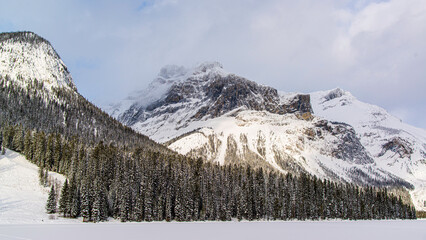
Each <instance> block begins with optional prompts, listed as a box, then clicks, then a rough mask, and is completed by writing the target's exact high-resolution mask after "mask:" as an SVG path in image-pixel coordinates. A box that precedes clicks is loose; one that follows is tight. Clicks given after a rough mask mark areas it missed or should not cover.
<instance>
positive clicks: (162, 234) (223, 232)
mask: <svg viewBox="0 0 426 240" xmlns="http://www.w3.org/2000/svg"><path fill="white" fill-rule="evenodd" d="M0 239H2V240H3V239H5V240H6V239H7V240H9V239H10V240H12V239H13V240H15V239H32V240H38V239H43V240H45V239H61V240H67V239H70V240H71V239H72V240H75V239H102V240H108V239H174V240H178V239H185V240H191V239H197V240H199V239H202V240H209V239H234V240H235V239H244V240H250V239H254V240H261V239H315V240H321V239H327V240H333V239H339V240H341V239H345V240H352V239H354V240H359V239H363V240H364V239H365V240H366V239H375V240H380V239H385V240H399V239H410V240H424V239H426V221H419V220H417V221H413V220H412V221H407V220H406V221H402V220H401V221H321V222H195V223H176V222H173V223H126V224H122V223H100V224H61V225H58V224H31V225H0Z"/></svg>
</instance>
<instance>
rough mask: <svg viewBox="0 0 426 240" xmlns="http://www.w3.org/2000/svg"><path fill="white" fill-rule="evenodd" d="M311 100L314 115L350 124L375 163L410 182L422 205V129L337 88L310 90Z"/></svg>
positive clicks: (425, 182) (425, 144)
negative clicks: (321, 90) (318, 90)
mask: <svg viewBox="0 0 426 240" xmlns="http://www.w3.org/2000/svg"><path fill="white" fill-rule="evenodd" d="M311 100H312V101H311V103H312V106H313V108H314V112H315V115H317V116H320V117H322V118H325V119H328V120H331V121H338V122H345V123H347V124H350V125H351V126H353V128H354V129H355V131H356V133H357V136H358V137H359V139H360V141H361V143H362V145H363V146H364V147H365V148H366V149H367V151H368V153H369V154H370V155H371V156H372V157H373V159H374V160H375V162H376V164H377V165H378V166H379V167H380V168H381V169H384V170H386V171H389V172H391V173H393V174H395V175H396V176H398V177H400V178H402V179H405V180H407V181H408V182H411V183H412V184H413V185H414V186H415V190H413V191H411V195H412V199H413V201H415V202H414V203H415V205H416V207H417V208H423V209H424V207H426V206H425V201H426V130H424V129H421V128H416V127H413V126H410V125H408V124H405V123H403V122H402V121H401V120H400V119H398V118H396V117H394V116H392V115H390V114H389V113H388V112H387V111H386V110H384V109H383V108H380V107H378V106H375V105H371V104H368V103H364V102H361V101H359V100H358V99H356V98H355V97H354V96H352V94H351V93H349V92H347V91H344V90H342V89H339V88H337V89H334V90H331V91H323V92H315V93H311Z"/></svg>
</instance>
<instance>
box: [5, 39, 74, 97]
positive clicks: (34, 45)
mask: <svg viewBox="0 0 426 240" xmlns="http://www.w3.org/2000/svg"><path fill="white" fill-rule="evenodd" d="M0 75H1V76H3V77H5V78H8V79H10V80H12V81H14V82H16V83H19V84H20V85H21V86H23V87H25V86H26V85H28V84H30V82H31V81H34V80H37V81H38V82H42V83H43V86H44V87H45V88H46V89H47V90H49V91H51V90H52V89H53V88H65V89H72V90H74V91H75V90H76V88H75V85H74V82H73V80H72V77H71V74H70V73H69V71H68V69H67V67H66V66H65V64H64V62H63V61H62V60H61V58H60V57H59V55H58V54H57V53H56V51H55V49H53V47H52V45H51V44H50V43H49V42H48V41H47V40H45V39H43V38H42V37H40V36H38V35H37V34H34V33H32V32H13V33H1V34H0Z"/></svg>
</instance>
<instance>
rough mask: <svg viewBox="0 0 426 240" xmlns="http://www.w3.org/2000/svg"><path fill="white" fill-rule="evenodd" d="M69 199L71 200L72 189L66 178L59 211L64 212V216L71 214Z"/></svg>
mask: <svg viewBox="0 0 426 240" xmlns="http://www.w3.org/2000/svg"><path fill="white" fill-rule="evenodd" d="M69 200H70V189H69V187H68V179H67V180H65V183H64V186H62V190H61V198H60V199H59V212H60V213H63V215H64V217H67V216H69V212H70V209H69V205H70V204H69Z"/></svg>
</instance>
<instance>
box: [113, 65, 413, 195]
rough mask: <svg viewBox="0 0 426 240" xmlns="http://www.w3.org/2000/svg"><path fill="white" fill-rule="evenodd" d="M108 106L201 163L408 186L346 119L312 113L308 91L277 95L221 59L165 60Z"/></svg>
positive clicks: (134, 125)
mask: <svg viewBox="0 0 426 240" xmlns="http://www.w3.org/2000/svg"><path fill="white" fill-rule="evenodd" d="M150 93H155V97H152V96H151V95H150ZM108 111H109V112H110V113H112V114H113V115H114V116H115V117H116V118H117V119H119V120H120V121H121V122H123V123H125V124H127V125H128V126H131V127H132V128H133V129H135V130H137V131H139V132H141V133H143V134H146V135H148V136H150V137H152V138H153V139H155V140H157V141H159V142H164V143H165V144H166V145H168V146H169V147H170V148H171V149H173V150H175V151H177V152H179V153H182V154H186V155H188V156H192V157H202V158H204V159H205V160H207V161H213V162H219V163H221V164H233V163H237V164H249V165H251V166H254V167H259V166H261V167H263V168H269V169H277V170H279V171H281V172H291V173H300V172H307V173H310V174H313V175H316V176H319V177H321V178H327V179H332V180H335V181H343V182H353V183H357V184H361V185H374V186H393V187H396V186H404V187H407V188H409V189H411V188H412V185H411V183H409V182H407V181H405V178H404V179H403V178H401V177H399V176H397V175H395V174H393V172H390V171H387V170H386V169H384V168H382V167H380V165H379V164H378V163H377V162H376V160H375V158H374V156H373V155H372V154H370V152H369V151H368V150H367V149H366V148H365V147H364V145H363V143H362V142H361V141H360V139H359V137H358V135H357V132H356V130H355V129H354V128H353V127H352V126H351V125H349V124H347V123H343V122H336V121H329V119H324V118H321V117H317V116H316V115H312V114H313V113H315V109H314V110H313V109H312V107H311V100H310V95H308V94H299V93H280V92H278V91H277V90H275V89H273V88H271V87H267V86H262V85H258V84H256V83H255V82H252V81H249V80H247V79H245V78H243V77H239V76H236V75H234V74H230V73H228V72H227V71H225V70H223V68H222V66H221V64H219V63H203V64H201V65H199V66H197V67H195V68H193V69H185V68H183V67H177V66H167V67H165V68H163V69H162V70H161V71H160V74H159V75H158V77H157V78H156V79H155V80H154V81H153V82H152V83H151V85H150V86H149V88H148V90H146V91H141V92H137V93H135V95H134V96H132V97H130V98H128V99H126V100H125V101H123V102H121V103H118V104H115V105H112V106H111V107H110V108H109V110H108Z"/></svg>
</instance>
